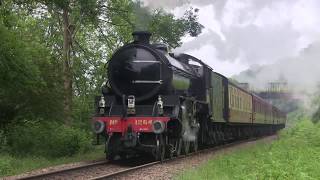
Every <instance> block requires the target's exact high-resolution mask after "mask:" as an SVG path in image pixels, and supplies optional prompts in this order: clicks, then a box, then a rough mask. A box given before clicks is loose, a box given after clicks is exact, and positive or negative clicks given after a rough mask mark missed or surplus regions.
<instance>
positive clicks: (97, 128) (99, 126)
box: [93, 120, 106, 134]
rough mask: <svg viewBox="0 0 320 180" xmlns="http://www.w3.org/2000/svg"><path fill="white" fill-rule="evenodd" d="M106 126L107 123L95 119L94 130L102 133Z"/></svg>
mask: <svg viewBox="0 0 320 180" xmlns="http://www.w3.org/2000/svg"><path fill="white" fill-rule="evenodd" d="M105 127H106V125H105V123H104V122H102V121H99V120H97V121H95V122H94V123H93V131H94V132H95V133H96V134H100V133H102V132H103V130H104V129H105Z"/></svg>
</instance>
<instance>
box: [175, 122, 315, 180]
mask: <svg viewBox="0 0 320 180" xmlns="http://www.w3.org/2000/svg"><path fill="white" fill-rule="evenodd" d="M278 137H279V138H278V140H276V141H273V142H272V143H257V144H255V145H254V146H250V147H247V148H243V149H240V150H237V151H233V152H231V153H228V154H220V155H217V156H213V157H211V158H210V160H209V161H207V162H206V163H204V164H202V165H200V166H199V167H197V168H190V169H188V170H185V171H184V172H182V173H180V174H179V175H178V176H177V177H176V178H177V179H318V178H319V177H320V171H319V167H320V124H319V123H318V124H314V123H312V122H311V121H310V120H309V119H305V118H304V119H300V120H299V121H298V122H296V123H295V125H293V126H291V127H290V128H286V129H284V130H282V131H281V132H280V133H279V134H278Z"/></svg>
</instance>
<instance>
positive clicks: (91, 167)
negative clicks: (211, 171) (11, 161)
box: [18, 136, 266, 180]
mask: <svg viewBox="0 0 320 180" xmlns="http://www.w3.org/2000/svg"><path fill="white" fill-rule="evenodd" d="M265 137H266V136H265ZM265 137H259V138H251V139H247V140H242V141H237V142H232V143H228V144H224V145H219V146H215V147H212V148H208V149H203V150H199V151H197V152H192V153H189V154H188V155H181V156H179V157H173V158H171V159H165V160H164V161H162V162H161V161H153V162H147V161H146V162H135V161H132V160H131V161H130V162H131V163H129V165H128V164H127V165H125V164H124V163H123V162H114V163H111V162H109V161H100V162H96V163H91V164H86V165H81V166H77V167H72V168H68V169H62V170H56V171H51V172H47V173H42V174H37V175H31V176H25V177H21V178H18V179H20V180H35V179H91V180H100V179H113V178H116V177H120V176H123V175H125V174H127V173H130V172H133V171H136V170H139V169H142V168H146V167H151V166H154V165H156V164H160V163H167V162H171V161H175V160H179V159H183V158H186V157H189V156H193V155H196V154H201V153H209V152H215V151H219V150H222V149H224V148H227V147H232V146H236V145H240V144H242V143H246V142H253V141H257V140H260V139H263V138H265ZM132 162H134V163H133V164H132Z"/></svg>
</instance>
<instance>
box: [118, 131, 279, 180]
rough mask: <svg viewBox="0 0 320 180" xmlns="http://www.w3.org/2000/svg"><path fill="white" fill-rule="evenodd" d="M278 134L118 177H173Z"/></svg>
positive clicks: (147, 178)
mask: <svg viewBox="0 0 320 180" xmlns="http://www.w3.org/2000/svg"><path fill="white" fill-rule="evenodd" d="M277 138H278V136H277V135H273V136H269V137H266V138H263V139H260V140H257V141H252V142H245V143H242V144H239V145H235V146H231V147H227V148H224V149H221V150H218V151H214V152H206V153H201V154H197V155H194V156H189V157H186V158H183V159H177V160H174V161H170V162H167V163H164V164H157V165H155V166H151V167H148V168H145V169H141V170H137V171H134V172H132V173H128V174H126V175H124V176H121V177H118V178H117V179H119V180H127V179H139V180H150V179H151V180H152V179H157V180H158V179H173V177H175V175H177V174H178V173H179V172H181V171H183V170H186V169H190V168H195V167H198V166H199V165H200V164H202V163H205V162H207V161H208V160H209V159H211V158H212V157H214V156H216V155H218V154H225V153H230V152H232V151H235V150H238V149H243V148H247V147H250V146H253V145H254V144H256V143H257V142H264V143H268V142H271V141H273V140H275V139H277Z"/></svg>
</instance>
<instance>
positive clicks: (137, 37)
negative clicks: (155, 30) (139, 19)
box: [132, 31, 152, 44]
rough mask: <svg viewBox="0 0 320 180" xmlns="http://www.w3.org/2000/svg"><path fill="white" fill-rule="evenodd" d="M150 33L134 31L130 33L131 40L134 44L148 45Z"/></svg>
mask: <svg viewBox="0 0 320 180" xmlns="http://www.w3.org/2000/svg"><path fill="white" fill-rule="evenodd" d="M151 35H152V34H151V33H150V32H148V31H135V32H133V33H132V36H133V40H134V42H135V43H145V44H150V37H151Z"/></svg>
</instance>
